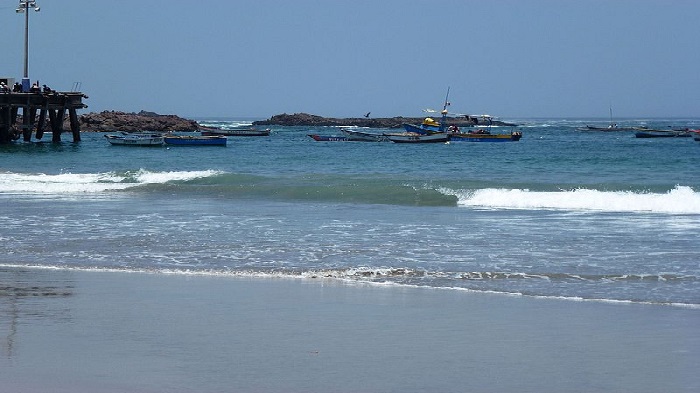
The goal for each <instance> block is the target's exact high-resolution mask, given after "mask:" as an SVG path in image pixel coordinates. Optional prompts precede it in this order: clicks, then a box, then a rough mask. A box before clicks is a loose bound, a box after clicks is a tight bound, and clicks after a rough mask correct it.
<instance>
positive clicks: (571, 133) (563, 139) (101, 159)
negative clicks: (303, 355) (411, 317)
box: [0, 118, 700, 309]
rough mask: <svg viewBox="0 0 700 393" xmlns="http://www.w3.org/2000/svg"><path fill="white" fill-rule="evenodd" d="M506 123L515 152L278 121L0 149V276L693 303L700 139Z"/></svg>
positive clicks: (564, 123)
mask: <svg viewBox="0 0 700 393" xmlns="http://www.w3.org/2000/svg"><path fill="white" fill-rule="evenodd" d="M199 121H200V122H201V123H203V124H207V125H212V126H222V127H233V126H236V125H240V124H245V123H246V122H247V120H246V119H243V120H239V119H227V120H221V119H216V120H211V119H204V118H203V119H199ZM515 122H517V123H518V124H519V126H518V127H517V129H518V130H520V131H522V132H523V138H522V139H521V140H520V141H519V142H513V143H453V144H425V145H421V144H418V145H411V144H394V143H390V142H385V143H363V142H316V141H314V140H312V139H311V138H309V137H308V136H307V135H308V134H310V133H321V134H329V135H330V134H335V135H340V133H339V131H338V129H337V128H333V127H327V128H325V127H320V128H308V127H273V128H272V133H271V135H270V136H269V137H247V138H242V137H229V141H228V146H226V147H218V146H211V147H208V146H207V147H205V146H202V147H182V146H171V147H155V148H140V147H123V146H111V145H110V144H109V143H108V142H107V140H106V139H105V138H104V137H103V134H99V133H83V134H82V142H80V143H71V142H70V139H71V137H70V135H68V134H67V135H65V136H64V138H63V139H64V142H63V143H61V144H57V145H56V144H52V143H21V142H20V143H15V144H12V145H6V146H0V202H1V203H2V204H3V205H4V208H3V209H2V210H0V219H1V220H2V223H3V228H2V229H1V230H0V247H2V253H0V267H2V266H5V267H18V266H19V267H34V268H43V269H79V270H104V271H112V270H118V271H148V272H156V273H169V274H191V275H232V276H265V277H276V276H279V277H289V276H292V277H304V278H308V279H337V280H350V281H360V282H366V283H371V284H372V285H396V286H428V287H439V288H448V289H454V290H464V291H480V292H493V293H504V294H514V295H519V296H533V297H551V298H562V299H570V300H572V301H581V300H586V301H601V302H624V303H649V304H660V305H665V306H669V307H688V308H695V309H700V243H699V239H700V237H698V232H699V230H700V174H699V173H698V160H699V159H700V143H699V142H695V141H693V138H658V139H640V138H635V137H634V134H633V133H632V132H629V131H627V132H625V131H618V132H593V131H580V130H578V129H577V128H578V127H581V126H583V125H585V124H588V123H589V122H590V120H585V119H524V120H516V121H515ZM628 123H629V124H633V125H645V126H649V127H654V128H660V127H663V128H666V127H690V128H698V127H699V126H700V119H653V120H636V119H630V120H629V121H628ZM368 131H374V132H382V131H386V130H368ZM492 131H493V132H510V131H511V129H510V128H494V129H493V130H492Z"/></svg>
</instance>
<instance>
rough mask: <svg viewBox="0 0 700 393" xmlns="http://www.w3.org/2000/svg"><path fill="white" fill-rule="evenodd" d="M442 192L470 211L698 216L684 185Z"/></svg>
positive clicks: (699, 206)
mask: <svg viewBox="0 0 700 393" xmlns="http://www.w3.org/2000/svg"><path fill="white" fill-rule="evenodd" d="M443 192H445V193H446V194H448V195H454V196H456V197H457V198H458V202H457V204H458V205H459V206H466V207H474V208H491V209H527V210H541V209H552V210H575V211H576V210H578V211H599V212H650V213H672V214H700V193H698V192H696V191H694V190H693V189H692V188H690V187H686V186H676V187H675V188H673V189H672V190H670V191H668V192H666V193H653V192H635V191H600V190H592V189H574V190H562V191H531V190H527V189H497V188H486V189H479V190H448V189H443Z"/></svg>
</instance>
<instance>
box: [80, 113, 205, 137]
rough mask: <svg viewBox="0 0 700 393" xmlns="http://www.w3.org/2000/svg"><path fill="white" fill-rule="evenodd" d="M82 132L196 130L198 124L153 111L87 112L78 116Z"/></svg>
mask: <svg viewBox="0 0 700 393" xmlns="http://www.w3.org/2000/svg"><path fill="white" fill-rule="evenodd" d="M78 120H79V121H80V131H82V132H91V131H93V132H95V131H97V132H99V131H106V132H114V131H158V132H168V131H197V130H198V129H199V125H198V124H197V122H196V121H194V120H189V119H183V118H181V117H179V116H176V115H159V114H157V113H153V112H146V111H141V112H139V113H126V112H116V111H103V112H99V113H95V112H93V113H87V114H84V115H80V116H79V117H78Z"/></svg>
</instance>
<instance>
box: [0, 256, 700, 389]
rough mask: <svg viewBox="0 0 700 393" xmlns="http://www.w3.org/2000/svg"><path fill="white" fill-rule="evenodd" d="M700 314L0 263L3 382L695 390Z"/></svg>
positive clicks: (0, 385)
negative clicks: (35, 267) (87, 270)
mask: <svg viewBox="0 0 700 393" xmlns="http://www.w3.org/2000/svg"><path fill="white" fill-rule="evenodd" d="M698 326H700V310H693V309H685V308H678V307H671V306H654V305H640V304H613V303H597V302H583V301H571V300H557V299H534V298H527V297H514V296H505V295H495V294H483V293H469V292H464V291H451V290H437V289H428V288H400V287H395V286H394V287H382V286H370V285H364V284H344V283H340V282H337V281H325V280H320V279H319V280H308V279H307V280H302V279H298V280H294V279H253V278H232V277H207V276H183V275H164V274H145V273H123V272H85V271H61V270H41V269H17V268H8V267H4V268H3V267H0V392H23V393H35V392H37V393H38V392H55V393H63V392H71V393H75V392H78V393H81V392H109V393H113V392H130V393H151V392H153V393H155V392H426V391H432V392H465V391H471V392H611V391H612V392H661V391H663V392H695V391H700V373H698V372H697V370H700V334H698Z"/></svg>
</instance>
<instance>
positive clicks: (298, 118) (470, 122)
mask: <svg viewBox="0 0 700 393" xmlns="http://www.w3.org/2000/svg"><path fill="white" fill-rule="evenodd" d="M433 118H434V119H435V120H439V119H440V116H433ZM423 119H424V117H402V116H399V117H385V118H370V117H359V118H333V117H322V116H317V115H310V114H308V113H295V114H293V115H288V114H286V113H283V114H281V115H274V116H272V117H271V118H269V119H268V120H258V121H255V122H253V125H261V126H262V125H264V126H269V125H277V126H302V127H321V126H347V127H351V126H354V127H369V128H400V127H402V126H403V124H404V123H410V124H420V123H422V122H423ZM481 122H483V120H482V121H481ZM447 123H448V125H456V126H458V127H469V126H474V125H477V124H480V119H479V118H477V117H474V116H462V117H448V119H447ZM491 124H492V125H505V126H515V124H510V123H505V122H502V121H497V120H493V121H492V123H491Z"/></svg>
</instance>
